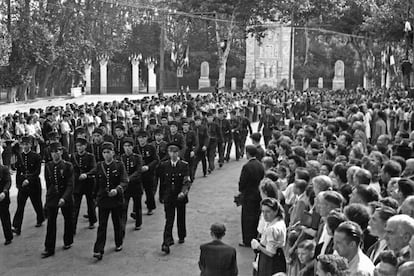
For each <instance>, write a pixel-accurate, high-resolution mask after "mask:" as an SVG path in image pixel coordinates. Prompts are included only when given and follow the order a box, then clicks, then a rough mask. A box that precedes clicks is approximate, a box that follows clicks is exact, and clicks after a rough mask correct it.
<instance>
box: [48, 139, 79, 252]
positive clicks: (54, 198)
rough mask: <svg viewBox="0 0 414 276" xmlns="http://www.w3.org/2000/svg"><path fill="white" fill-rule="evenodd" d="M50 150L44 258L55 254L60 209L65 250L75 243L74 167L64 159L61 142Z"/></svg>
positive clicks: (51, 145) (53, 145) (54, 143)
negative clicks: (57, 220)
mask: <svg viewBox="0 0 414 276" xmlns="http://www.w3.org/2000/svg"><path fill="white" fill-rule="evenodd" d="M49 148H50V154H51V156H52V161H49V162H47V164H46V166H45V181H46V189H47V192H46V208H47V232H46V241H45V251H44V252H42V258H47V257H50V256H52V255H54V254H55V246H56V218H57V215H58V211H59V208H60V209H61V212H62V215H63V219H64V221H65V228H64V234H63V242H64V246H63V249H65V250H66V249H69V248H71V247H72V243H73V194H72V193H73V185H74V184H73V166H72V164H71V163H69V162H67V161H64V160H63V159H62V154H63V146H62V144H61V143H60V142H53V143H51V144H50V146H49Z"/></svg>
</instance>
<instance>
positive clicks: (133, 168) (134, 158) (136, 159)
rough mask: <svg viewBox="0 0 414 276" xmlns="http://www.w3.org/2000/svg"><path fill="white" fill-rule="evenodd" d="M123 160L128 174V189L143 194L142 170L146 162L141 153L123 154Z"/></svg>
mask: <svg viewBox="0 0 414 276" xmlns="http://www.w3.org/2000/svg"><path fill="white" fill-rule="evenodd" d="M121 160H122V162H123V163H124V166H125V170H126V172H127V175H128V181H129V183H128V188H127V191H128V192H129V193H130V194H142V179H141V170H142V164H143V163H144V162H143V161H142V157H141V155H139V154H136V153H132V154H131V155H126V154H123V155H122V157H121Z"/></svg>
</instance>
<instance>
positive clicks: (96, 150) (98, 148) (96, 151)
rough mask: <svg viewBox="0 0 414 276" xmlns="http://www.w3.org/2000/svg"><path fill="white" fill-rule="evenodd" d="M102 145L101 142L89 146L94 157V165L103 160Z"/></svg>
mask: <svg viewBox="0 0 414 276" xmlns="http://www.w3.org/2000/svg"><path fill="white" fill-rule="evenodd" d="M102 144H103V142H102V143H100V144H95V143H92V144H91V153H92V154H93V155H94V157H95V161H96V163H98V162H100V161H103V160H104V158H103V155H102Z"/></svg>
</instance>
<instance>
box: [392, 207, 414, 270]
mask: <svg viewBox="0 0 414 276" xmlns="http://www.w3.org/2000/svg"><path fill="white" fill-rule="evenodd" d="M413 235H414V219H413V218H412V217H410V216H408V215H396V216H393V217H391V218H390V219H389V220H388V221H387V225H386V226H385V240H386V242H387V246H388V248H389V249H390V250H392V251H394V253H395V254H396V255H397V257H398V262H399V264H401V263H403V262H405V261H407V260H409V259H410V248H409V242H410V240H411V237H412V236H413Z"/></svg>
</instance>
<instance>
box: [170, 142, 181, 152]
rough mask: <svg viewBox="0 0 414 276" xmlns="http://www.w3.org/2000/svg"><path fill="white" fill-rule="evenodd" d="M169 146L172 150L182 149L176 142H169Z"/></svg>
mask: <svg viewBox="0 0 414 276" xmlns="http://www.w3.org/2000/svg"><path fill="white" fill-rule="evenodd" d="M167 148H168V150H171V151H180V150H181V149H182V147H181V145H180V144H178V143H176V142H170V143H168V145H167Z"/></svg>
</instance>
